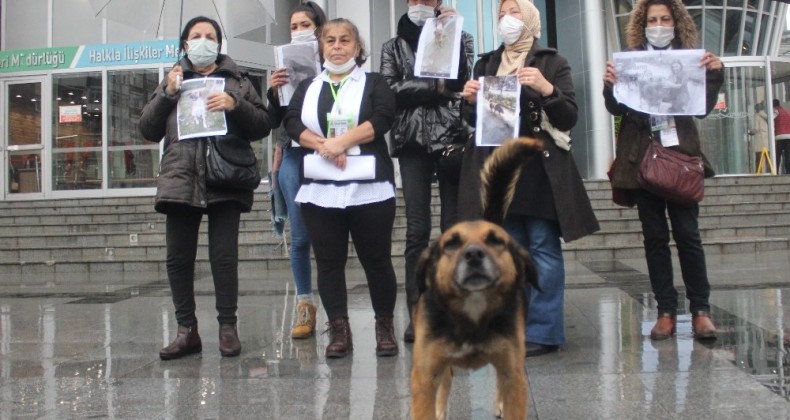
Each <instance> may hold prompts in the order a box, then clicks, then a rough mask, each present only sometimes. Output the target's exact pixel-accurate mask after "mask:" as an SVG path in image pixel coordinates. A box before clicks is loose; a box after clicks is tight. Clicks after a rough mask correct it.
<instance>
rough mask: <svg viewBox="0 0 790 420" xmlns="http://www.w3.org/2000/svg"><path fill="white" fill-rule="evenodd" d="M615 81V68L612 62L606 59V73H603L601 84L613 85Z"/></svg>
mask: <svg viewBox="0 0 790 420" xmlns="http://www.w3.org/2000/svg"><path fill="white" fill-rule="evenodd" d="M615 83H617V70H616V69H615V68H614V63H612V62H611V61H607V62H606V73H604V75H603V84H604V85H606V86H607V87H613V86H614V85H615Z"/></svg>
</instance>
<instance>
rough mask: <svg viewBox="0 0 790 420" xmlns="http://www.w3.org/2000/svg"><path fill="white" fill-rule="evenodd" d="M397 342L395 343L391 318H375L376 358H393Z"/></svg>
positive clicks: (396, 349)
mask: <svg viewBox="0 0 790 420" xmlns="http://www.w3.org/2000/svg"><path fill="white" fill-rule="evenodd" d="M396 354H398V342H397V341H395V325H393V322H392V317H391V316H378V317H376V356H379V357H381V356H395V355H396Z"/></svg>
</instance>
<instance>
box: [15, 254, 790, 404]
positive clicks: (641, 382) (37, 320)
mask: <svg viewBox="0 0 790 420" xmlns="http://www.w3.org/2000/svg"><path fill="white" fill-rule="evenodd" d="M788 257H790V252H788V251H776V252H771V253H765V254H752V255H743V256H737V257H732V256H729V257H726V258H725V257H718V258H716V257H714V258H709V261H708V266H709V270H710V276H711V283H712V285H713V293H712V296H711V303H712V305H713V308H712V311H713V315H714V320H715V321H716V323H717V325H718V327H719V328H720V330H721V334H720V335H719V338H718V340H716V341H715V342H713V343H710V344H702V343H699V342H696V341H694V340H693V339H692V335H691V321H690V316H689V315H688V314H687V313H685V312H681V313H680V314H679V318H678V333H677V336H676V337H674V338H672V339H670V340H666V341H663V342H653V341H651V340H650V339H649V331H650V328H651V327H652V324H653V321H654V319H655V316H656V311H655V302H654V301H653V299H652V295H651V293H650V287H649V283H648V280H647V276H646V275H645V274H644V273H645V272H646V269H645V266H644V261H642V260H622V261H596V262H585V263H579V262H569V263H568V264H567V272H568V281H567V283H568V290H567V292H566V305H565V307H566V310H565V313H566V333H567V337H568V342H567V343H566V345H565V346H563V347H562V349H561V351H559V352H557V353H554V354H551V355H546V356H541V357H536V358H530V359H528V360H527V373H528V376H529V383H530V389H529V401H530V407H529V418H530V419H596V418H600V419H615V418H616V419H643V418H651V419H700V418H716V419H777V418H790V402H788V401H789V400H790V397H789V396H788V395H790V385H789V384H788V380H787V377H788V375H790V369H789V368H788V365H790V358H788V350H787V349H786V348H785V343H784V337H783V333H784V328H785V326H789V325H790V283H787V284H785V280H786V278H787V273H790V258H788ZM289 278H290V274H289V273H288V272H285V271H283V272H269V273H265V274H263V275H262V276H261V277H260V278H246V279H243V280H242V282H241V285H240V289H241V298H240V300H239V332H240V336H241V339H242V345H243V349H242V354H241V356H240V357H238V358H226V359H223V358H221V357H220V355H219V352H218V351H217V341H218V340H217V325H216V322H215V321H214V319H215V316H216V314H215V313H214V310H213V306H214V299H213V294H212V285H211V281H210V279H208V278H201V279H199V280H198V281H197V282H196V289H197V295H198V299H197V301H198V302H197V303H198V318H199V320H200V333H201V336H202V338H203V344H204V346H203V353H202V354H200V355H194V356H189V357H186V358H184V359H181V360H174V361H169V362H163V361H160V360H159V359H158V356H157V352H158V350H159V348H160V347H162V346H163V345H164V344H166V343H168V342H169V341H170V339H171V338H172V337H173V335H174V333H175V327H176V326H175V323H174V320H173V315H172V304H171V301H170V295H169V289H168V286H167V283H166V282H165V281H164V280H163V279H158V278H151V279H150V282H149V283H145V284H134V285H128V286H116V287H112V288H109V287H106V286H96V285H90V284H85V285H78V286H69V287H62V286H54V285H53V286H50V287H36V288H29V287H24V286H19V287H8V286H6V287H0V395H2V399H0V418H1V419H11V418H26V417H30V418H52V419H60V418H72V417H81V418H82V417H111V418H163V419H164V418H271V419H280V418H298V419H312V418H325V419H347V418H348V419H350V418H353V419H368V418H370V419H405V418H408V410H409V369H410V366H411V353H410V350H411V348H410V346H404V345H403V343H402V342H401V343H400V344H401V353H400V354H399V355H398V356H397V357H393V358H376V357H375V352H374V348H375V335H374V319H373V313H372V310H371V309H370V299H369V297H368V295H367V293H368V291H367V288H366V287H365V286H364V280H363V277H362V273H361V272H360V271H352V272H350V273H349V283H350V288H349V289H350V293H349V307H350V318H351V327H352V330H353V334H354V353H353V354H352V355H351V356H350V357H348V358H346V359H340V360H327V359H325V358H324V356H323V352H324V348H325V346H326V344H327V339H328V337H327V336H326V334H321V333H320V332H321V331H323V328H324V327H323V325H324V323H325V322H326V319H325V315H324V314H323V309H322V308H320V309H319V326H320V328H319V334H318V335H317V336H316V337H314V338H311V339H307V340H291V339H290V337H289V336H288V331H289V330H290V327H291V322H292V320H293V311H294V296H293V289H292V287H291V285H290V284H289ZM676 278H677V279H679V278H680V275H679V273H677V274H676ZM21 281H22V282H23V281H24V279H21ZM678 282H679V280H678ZM681 290H682V289H681ZM681 294H682V293H681ZM680 307H681V308H683V307H685V302H681V304H680ZM406 322H407V319H406V317H405V305H404V299H403V294H402V293H401V294H400V295H399V296H398V308H397V310H396V330H397V332H398V336H400V334H401V333H402V331H403V328H404V327H405V324H406ZM493 393H494V375H493V371H492V370H491V369H490V368H483V369H480V370H477V371H460V372H458V373H457V375H456V377H455V378H454V382H453V389H452V393H451V401H450V404H451V411H450V418H454V419H490V418H493V413H494V411H493V405H492V401H493V398H494V395H493Z"/></svg>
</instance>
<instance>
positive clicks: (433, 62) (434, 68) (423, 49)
mask: <svg viewBox="0 0 790 420" xmlns="http://www.w3.org/2000/svg"><path fill="white" fill-rule="evenodd" d="M463 26H464V18H463V17H462V16H457V15H451V16H447V17H444V18H441V19H439V18H432V19H428V20H427V21H426V22H425V26H423V28H422V33H421V34H420V41H419V43H418V44H417V53H416V55H415V61H414V75H415V76H417V77H433V78H438V79H456V78H458V65H459V62H460V59H461V28H463Z"/></svg>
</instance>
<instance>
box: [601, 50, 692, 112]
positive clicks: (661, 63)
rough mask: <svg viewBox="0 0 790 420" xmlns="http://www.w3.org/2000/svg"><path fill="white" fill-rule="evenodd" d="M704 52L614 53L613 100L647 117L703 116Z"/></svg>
mask: <svg viewBox="0 0 790 420" xmlns="http://www.w3.org/2000/svg"><path fill="white" fill-rule="evenodd" d="M704 53H705V50H664V51H655V50H654V51H629V52H618V53H614V55H613V59H614V60H613V61H614V66H615V69H616V70H617V83H616V84H615V85H614V97H615V99H617V100H618V101H619V102H620V103H622V104H625V105H627V106H628V107H629V108H631V109H633V110H636V111H640V112H644V113H646V114H651V115H705V108H706V106H705V99H706V96H707V95H706V93H707V92H706V90H705V68H704V67H700V66H699V62H700V60H701V59H702V55H703V54H704Z"/></svg>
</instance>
